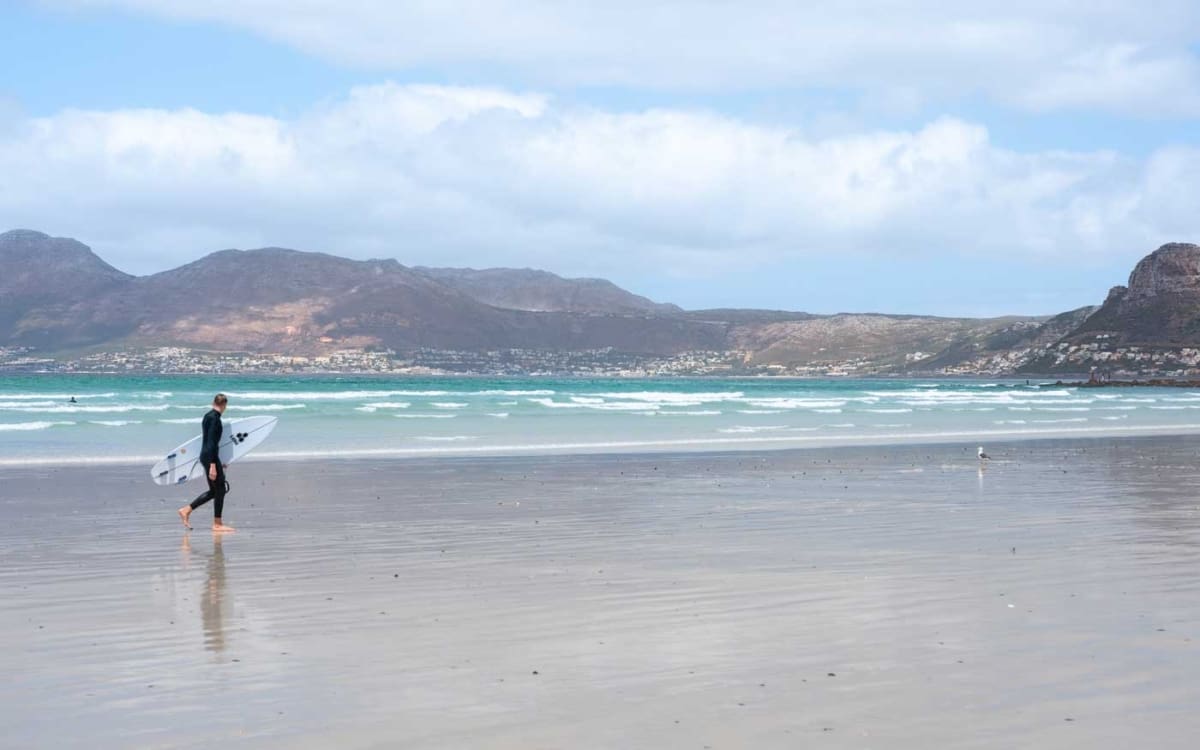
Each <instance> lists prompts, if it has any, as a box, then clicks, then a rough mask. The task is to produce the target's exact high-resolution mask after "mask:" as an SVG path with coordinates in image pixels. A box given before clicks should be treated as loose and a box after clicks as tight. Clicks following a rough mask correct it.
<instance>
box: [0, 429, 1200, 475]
mask: <svg viewBox="0 0 1200 750" xmlns="http://www.w3.org/2000/svg"><path fill="white" fill-rule="evenodd" d="M1194 436H1200V424H1188V425H1165V426H1159V425H1146V426H1135V427H1123V428H1111V427H1064V428H1059V429H1055V430H1045V431H1041V432H1030V431H1021V430H963V431H957V432H942V433H911V434H894V435H847V436H838V435H828V436H826V435H823V436H819V437H818V436H798V437H772V436H763V437H741V438H733V437H731V438H697V439H682V440H645V441H637V440H630V441H610V442H599V443H597V442H591V443H557V444H555V443H548V444H529V445H496V446H487V445H482V446H459V447H453V448H451V447H447V448H378V449H346V450H341V449H332V450H324V451H317V450H313V451H275V452H272V451H263V452H258V453H251V454H249V455H248V456H246V458H244V459H243V460H242V461H239V463H242V464H260V463H280V464H285V465H286V464H295V463H299V462H307V461H326V460H327V461H380V462H388V461H409V460H422V459H428V460H440V459H456V460H462V459H471V458H488V459H504V458H513V459H518V458H520V459H536V458H543V457H544V458H550V457H562V456H618V457H622V456H623V457H630V458H637V457H642V456H672V455H678V456H704V455H735V456H736V455H753V454H757V453H763V454H786V453H790V452H804V451H815V450H836V449H839V448H914V447H916V448H919V447H922V446H935V445H936V446H942V445H955V444H963V445H966V444H968V443H969V444H971V445H974V444H975V443H977V442H980V441H983V440H987V441H994V442H999V443H1006V444H1009V443H1024V442H1030V443H1039V442H1047V441H1059V440H1096V441H1102V440H1136V439H1139V438H1162V437H1194ZM739 446H741V447H739ZM633 449H641V450H633ZM161 457H162V456H160V455H157V454H155V455H150V454H147V455H138V456H73V457H72V456H39V457H33V458H3V459H0V471H3V470H5V469H20V468H54V467H70V466H141V465H143V464H145V465H147V466H149V465H150V464H153V463H154V462H155V461H157V460H159V459H160V458H161ZM193 484H194V483H193Z"/></svg>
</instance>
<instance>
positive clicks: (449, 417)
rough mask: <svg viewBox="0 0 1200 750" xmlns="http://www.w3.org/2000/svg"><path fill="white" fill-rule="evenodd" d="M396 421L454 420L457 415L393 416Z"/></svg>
mask: <svg viewBox="0 0 1200 750" xmlns="http://www.w3.org/2000/svg"><path fill="white" fill-rule="evenodd" d="M392 416H393V417H395V418H396V419H454V418H455V417H457V416H458V415H457V414H393V415H392Z"/></svg>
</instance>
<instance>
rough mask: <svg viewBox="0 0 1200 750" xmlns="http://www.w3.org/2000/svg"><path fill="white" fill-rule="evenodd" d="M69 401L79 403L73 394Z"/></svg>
mask: <svg viewBox="0 0 1200 750" xmlns="http://www.w3.org/2000/svg"><path fill="white" fill-rule="evenodd" d="M67 403H71V404H78V403H79V402H78V401H76V400H75V397H74V396H72V397H71V400H70V401H68V402H67Z"/></svg>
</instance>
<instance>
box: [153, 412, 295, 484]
mask: <svg viewBox="0 0 1200 750" xmlns="http://www.w3.org/2000/svg"><path fill="white" fill-rule="evenodd" d="M278 422H279V419H278V418H277V417H266V416H263V417H247V418H245V419H235V420H233V421H230V422H224V423H223V425H224V429H223V430H222V431H221V443H220V446H219V447H218V449H217V450H218V453H219V455H220V457H221V463H223V464H231V463H233V462H234V461H237V460H238V459H239V458H241V457H242V456H245V455H246V454H247V453H249V452H250V451H252V450H254V449H255V448H257V447H258V444H259V443H261V442H262V441H264V440H266V439H267V435H270V434H271V430H274V429H275V425H276V424H278ZM203 440H204V436H203V435H197V436H196V437H194V438H192V439H191V440H189V441H187V442H186V443H184V444H183V445H181V446H179V447H178V448H176V449H175V450H173V451H171V452H170V453H168V454H167V455H166V458H163V459H162V460H161V461H159V462H158V463H156V464H154V467H153V468H151V469H150V478H151V479H153V480H154V483H155V484H161V485H168V484H183V483H184V482H186V481H188V480H189V479H200V478H203V477H204V473H205V468H204V467H203V466H201V465H200V447H201V443H202V441H203Z"/></svg>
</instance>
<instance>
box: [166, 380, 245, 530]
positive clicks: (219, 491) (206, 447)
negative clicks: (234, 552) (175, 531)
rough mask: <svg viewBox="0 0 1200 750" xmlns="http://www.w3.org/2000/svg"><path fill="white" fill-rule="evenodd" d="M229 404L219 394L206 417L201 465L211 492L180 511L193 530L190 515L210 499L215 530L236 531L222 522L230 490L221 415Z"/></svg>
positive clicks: (227, 400) (207, 492) (185, 524)
mask: <svg viewBox="0 0 1200 750" xmlns="http://www.w3.org/2000/svg"><path fill="white" fill-rule="evenodd" d="M228 403H229V399H228V398H226V396H225V394H224V393H218V394H217V395H216V396H213V402H212V409H210V410H209V412H208V413H207V414H205V415H204V421H203V427H204V437H203V439H202V441H201V447H200V465H201V466H204V467H206V469H207V471H206V472H205V474H206V478H207V479H208V490H207V491H206V492H205V493H204V494H202V495H200V497H198V498H196V499H195V500H193V501H192V502H191V504H190V505H185V506H183V507H182V508H180V509H179V511H178V513H179V517H180V519H182V520H183V525H184V526H186V527H188V528H189V529H190V528H192V525H191V524H190V523H188V516H190V515H192V511H193V510H195V509H196V508H199V507H200V506H201V505H204V504H205V503H207V502H208V501H209V500H212V501H213V525H212V529H213V531H219V532H224V531H233V530H234V529H233V527H232V526H226V525H225V524H224V523H222V522H221V511H222V509H223V508H224V507H225V493H226V491H227V489H228V487H227V485H226V484H225V467H224V466H223V465H222V464H221V457H220V455H219V452H218V446H220V444H221V430H222V425H221V415H222V414H224V413H225V406H226V405H227V404H228Z"/></svg>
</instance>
